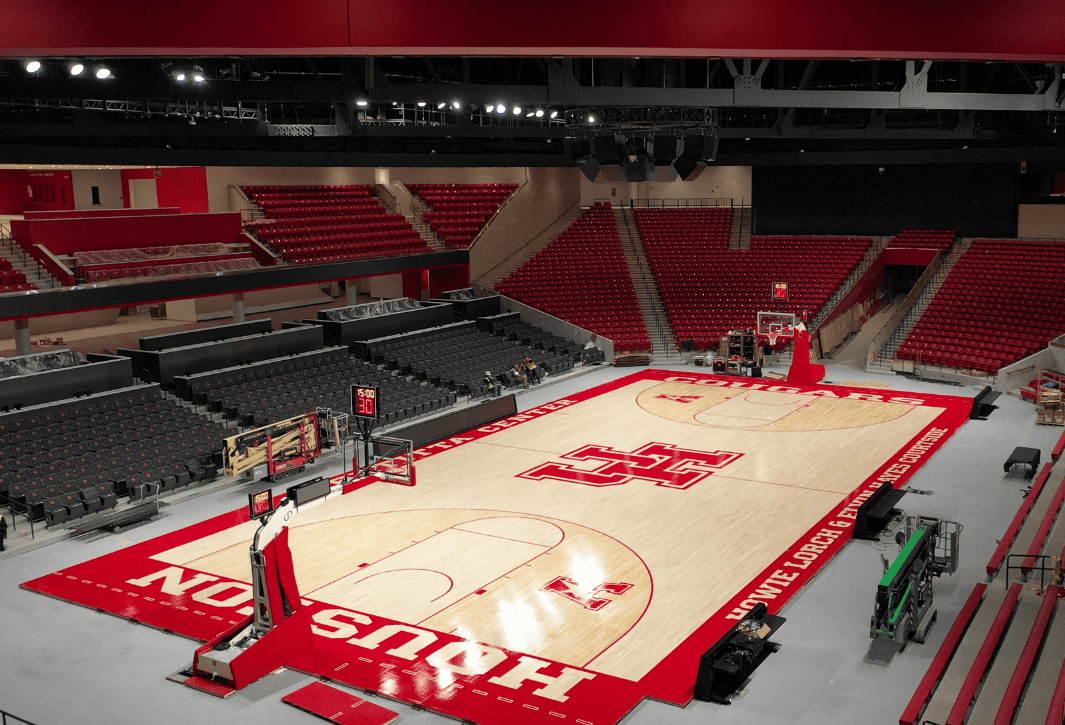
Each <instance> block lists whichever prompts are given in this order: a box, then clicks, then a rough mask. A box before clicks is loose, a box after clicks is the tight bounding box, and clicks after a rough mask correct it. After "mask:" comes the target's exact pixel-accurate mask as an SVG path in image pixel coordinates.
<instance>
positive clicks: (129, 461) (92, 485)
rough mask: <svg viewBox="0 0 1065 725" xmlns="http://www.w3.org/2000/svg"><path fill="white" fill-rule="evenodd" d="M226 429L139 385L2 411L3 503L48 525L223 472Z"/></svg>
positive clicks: (0, 481)
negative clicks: (10, 503)
mask: <svg viewBox="0 0 1065 725" xmlns="http://www.w3.org/2000/svg"><path fill="white" fill-rule="evenodd" d="M221 431H222V426H221V424H219V423H214V422H212V421H209V420H208V419H206V418H204V417H203V416H200V415H197V414H196V413H194V412H193V411H191V410H189V409H187V408H184V407H182V406H181V405H179V404H178V403H177V402H176V401H174V400H172V399H168V398H165V397H164V396H163V393H162V390H161V389H160V388H159V386H158V385H135V386H133V387H129V388H123V389H119V390H112V391H107V392H103V393H99V394H96V395H91V396H86V397H84V398H76V399H67V400H60V401H57V402H54V403H48V404H44V405H39V406H33V407H30V408H24V409H22V410H16V411H10V412H7V413H3V414H0V441H3V443H4V445H3V447H0V501H5V502H7V501H14V502H15V503H16V504H17V505H19V506H20V508H21V507H26V508H27V509H28V512H29V515H30V516H31V517H32V518H34V519H35V520H43V521H45V522H46V523H47V525H49V526H53V525H57V524H62V523H65V522H68V521H71V520H73V519H78V518H80V517H82V516H84V515H86V514H92V513H96V512H97V511H100V510H103V509H106V508H112V507H114V506H115V505H116V504H117V502H118V497H120V496H123V497H124V496H129V497H130V498H131V499H138V498H143V497H144V496H145V495H146V493H148V491H149V484H157V485H158V486H159V487H160V488H161V490H162V491H164V492H165V491H172V490H174V489H176V488H179V487H182V486H186V485H188V484H190V483H193V482H196V481H206V480H210V479H213V478H214V477H215V476H217V474H218V468H217V466H218V463H219V461H220V455H221V449H222V435H221Z"/></svg>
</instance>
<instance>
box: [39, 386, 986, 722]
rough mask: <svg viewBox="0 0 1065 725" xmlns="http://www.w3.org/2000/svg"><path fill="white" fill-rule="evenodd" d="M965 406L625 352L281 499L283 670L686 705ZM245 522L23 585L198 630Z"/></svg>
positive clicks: (565, 698) (461, 712)
mask: <svg viewBox="0 0 1065 725" xmlns="http://www.w3.org/2000/svg"><path fill="white" fill-rule="evenodd" d="M971 403H972V401H971V399H968V398H960V397H953V396H944V395H933V394H923V393H921V394H918V393H901V394H898V393H894V392H892V391H888V390H882V389H866V388H853V387H843V386H833V385H820V386H798V385H789V384H786V383H782V382H780V381H775V380H757V379H751V378H737V377H724V376H713V375H706V374H700V373H684V374H678V373H677V372H674V371H668V370H644V371H641V372H638V373H635V374H633V375H629V376H626V377H624V378H621V379H620V380H616V381H614V382H611V383H607V384H604V385H600V386H598V387H596V388H593V389H591V390H587V391H584V392H582V393H579V394H576V395H572V396H568V397H566V398H562V399H559V400H556V401H554V402H552V403H549V404H546V405H542V406H539V407H537V408H534V409H532V410H529V411H526V412H524V413H521V414H518V415H515V416H512V417H510V418H507V419H504V420H502V421H497V422H496V423H493V424H490V425H486V426H482V427H481V428H478V429H476V430H474V431H470V432H468V433H465V434H462V435H459V436H456V437H453V438H450V439H447V440H445V441H441V442H438V443H436V444H433V445H429V446H426V447H423V448H421V449H419V450H417V451H415V459H416V467H417V485H416V486H414V487H408V486H399V485H395V484H393V483H388V482H383V481H372V480H371V481H360V482H357V483H355V484H351V485H349V486H347V487H346V488H345V495H338V496H333V497H330V498H329V499H326V500H325V501H323V502H322V503H319V504H317V505H314V506H310V507H307V508H306V510H301V512H300V516H299V519H298V520H297V521H296V523H295V525H294V526H293V527H292V529H291V534H290V535H291V538H290V544H291V549H292V556H293V561H294V565H295V571H296V575H297V580H298V582H299V586H300V591H301V593H302V595H303V596H304V597H305V599H306V601H307V602H308V606H309V607H310V609H311V611H312V620H313V621H314V623H315V625H314V627H313V632H314V634H315V635H317V636H316V637H315V645H314V651H313V653H312V654H311V655H308V656H305V657H302V658H300V659H299V660H298V661H295V662H292V663H289V664H288V666H289V667H291V668H293V669H297V670H300V671H304V672H308V673H312V674H315V675H319V676H325V677H329V678H331V679H333V680H336V681H338V682H343V683H346V684H350V685H354V686H356V687H359V688H363V689H368V690H373V691H375V692H379V693H381V694H383V695H385V696H388V697H392V698H395V699H397V700H402V701H404V702H410V703H414V704H418V705H422V706H424V707H425V708H427V709H430V710H434V711H437V712H441V713H444V714H447V715H451V716H454V717H458V718H463V719H467V720H471V721H474V722H477V723H481V724H482V725H494V724H495V723H510V722H514V721H515V718H518V717H520V718H521V721H522V722H530V723H539V722H553V723H554V722H559V721H561V722H569V721H572V722H577V723H580V724H581V725H609V724H611V723H616V722H617V721H619V720H620V719H621V718H623V717H624V716H625V714H626V713H627V712H628V711H629V710H630V709H631V708H632V707H634V706H635V705H636V704H637V703H638V702H639V700H640V699H641V698H643V697H651V698H656V699H660V700H664V701H667V702H672V703H676V704H678V705H683V704H686V703H687V702H688V701H690V699H691V697H692V688H693V685H694V682H695V672H696V669H697V666H698V658H699V655H700V654H701V653H702V652H704V651H705V650H706V649H707V648H709V647H710V646H711V645H712V644H714V643H715V642H716V641H717V640H718V639H719V638H720V637H721V636H722V635H723V634H724V633H725V632H726V631H727V630H728V629H729V628H730V627H731V626H733V625H734V624H735V623H736V621H738V620H739V619H740V618H742V617H743V616H744V615H745V614H746V613H747V612H749V611H750V610H751V609H752V608H753V607H755V606H756V605H757V604H758V603H760V602H765V603H766V604H767V605H768V607H769V611H770V612H776V611H778V610H779V609H780V608H781V607H782V606H783V604H784V603H786V602H787V601H788V600H789V599H790V598H791V597H793V596H794V595H795V594H796V593H797V592H798V591H799V590H800V589H801V588H802V586H803V585H804V584H805V583H806V582H808V581H809V580H810V578H811V577H812V576H813V575H814V574H815V573H816V572H817V571H818V570H819V569H820V568H821V567H822V566H824V565H825V564H826V563H827V562H828V561H829V560H830V559H831V557H832V556H834V555H835V554H836V553H837V552H838V551H839V550H840V548H841V547H842V546H843V545H844V544H845V543H846V542H847V541H848V540H849V539H850V537H851V528H852V526H853V521H854V516H855V512H856V509H857V507H858V505H859V504H860V502H861V501H862V500H864V499H865V498H866V497H868V496H869V495H870V493H871V492H872V491H873V490H875V488H876V487H877V486H878V485H879V482H880V481H884V480H888V481H892V482H893V483H894V484H895V485H896V486H901V485H903V484H904V483H905V482H906V481H907V480H908V479H909V477H910V476H911V475H913V474H914V473H915V472H916V471H917V470H918V469H919V468H920V467H921V466H922V465H923V464H924V463H925V462H926V461H927V460H928V459H929V458H930V457H931V456H932V455H934V453H935V452H936V450H937V449H938V448H939V447H940V446H941V445H943V443H944V442H945V441H946V440H947V439H949V438H950V436H951V435H952V434H953V433H954V432H955V431H956V430H957V429H958V428H960V426H961V425H962V424H963V423H964V422H965V420H967V418H968V413H969V409H970V407H971ZM256 527H257V524H256V523H255V522H253V521H249V519H248V511H246V510H240V511H234V512H232V513H230V514H224V515H222V516H218V517H216V518H213V519H210V520H208V521H204V522H202V523H200V524H196V525H194V526H191V527H188V528H186V529H183V530H180V531H176V532H174V533H172V534H168V535H165V536H161V537H158V538H156V539H153V540H151V541H148V542H145V543H143V544H138V545H135V546H131V547H129V548H127V549H124V550H121V551H119V552H116V553H114V554H110V555H107V556H104V557H101V558H99V559H95V560H92V561H89V562H85V563H83V564H80V565H76V566H73V567H70V568H68V569H65V570H63V571H59V572H55V573H53V574H50V575H47V576H44V577H41V578H39V579H36V580H33V581H30V582H27V583H26V584H24V585H23V586H24V588H27V589H30V590H33V591H38V592H41V593H43V594H47V595H50V596H54V597H57V598H60V599H64V600H67V601H71V602H74V603H77V604H82V605H85V606H89V607H93V608H98V609H101V610H103V611H106V612H110V613H112V614H116V615H118V616H122V617H126V618H129V619H133V620H136V621H139V622H143V623H145V624H149V625H151V626H155V627H159V628H163V629H167V630H170V631H173V632H175V633H178V634H182V635H185V636H188V637H191V638H196V639H201V640H206V639H208V638H210V637H212V636H214V635H215V634H217V633H218V632H220V631H221V630H223V629H225V628H227V627H229V626H231V625H232V624H235V623H236V622H237V620H238V618H239V617H241V616H244V615H246V614H247V613H249V612H250V611H251V610H250V607H249V604H250V601H251V598H252V595H251V587H250V585H249V584H248V582H249V581H250V571H249V564H248V547H249V543H250V541H251V539H252V536H253V534H254V532H255V529H256ZM193 649H194V647H193V646H192V644H191V643H190V646H189V659H190V661H191V658H192V652H193ZM759 685H761V686H771V683H768V682H765V683H758V684H756V685H755V686H759Z"/></svg>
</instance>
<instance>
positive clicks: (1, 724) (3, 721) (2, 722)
mask: <svg viewBox="0 0 1065 725" xmlns="http://www.w3.org/2000/svg"><path fill="white" fill-rule="evenodd" d="M8 718H11V719H12V720H13V721H15V722H20V723H22V725H33V723H31V722H30V721H29V720H23V719H22V718H21V717H19V716H18V715H12V714H11V713H9V712H8V711H7V710H0V725H7V723H8Z"/></svg>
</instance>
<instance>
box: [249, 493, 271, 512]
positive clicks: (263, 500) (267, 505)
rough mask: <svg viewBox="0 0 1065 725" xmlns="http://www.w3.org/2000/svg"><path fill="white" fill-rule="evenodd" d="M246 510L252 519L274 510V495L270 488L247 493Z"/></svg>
mask: <svg viewBox="0 0 1065 725" xmlns="http://www.w3.org/2000/svg"><path fill="white" fill-rule="evenodd" d="M248 510H249V512H250V513H251V517H252V518H253V519H260V518H262V517H263V516H266V515H267V514H269V513H270V512H272V511H273V510H274V497H273V494H272V492H271V491H270V489H268V488H267V489H264V490H262V491H258V492H256V493H249V494H248Z"/></svg>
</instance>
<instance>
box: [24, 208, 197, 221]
mask: <svg viewBox="0 0 1065 725" xmlns="http://www.w3.org/2000/svg"><path fill="white" fill-rule="evenodd" d="M180 213H181V210H180V209H178V208H176V207H167V208H162V209H83V210H81V211H28V212H26V214H25V217H26V218H27V219H93V218H95V219H99V218H101V217H109V216H160V215H163V214H180Z"/></svg>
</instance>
